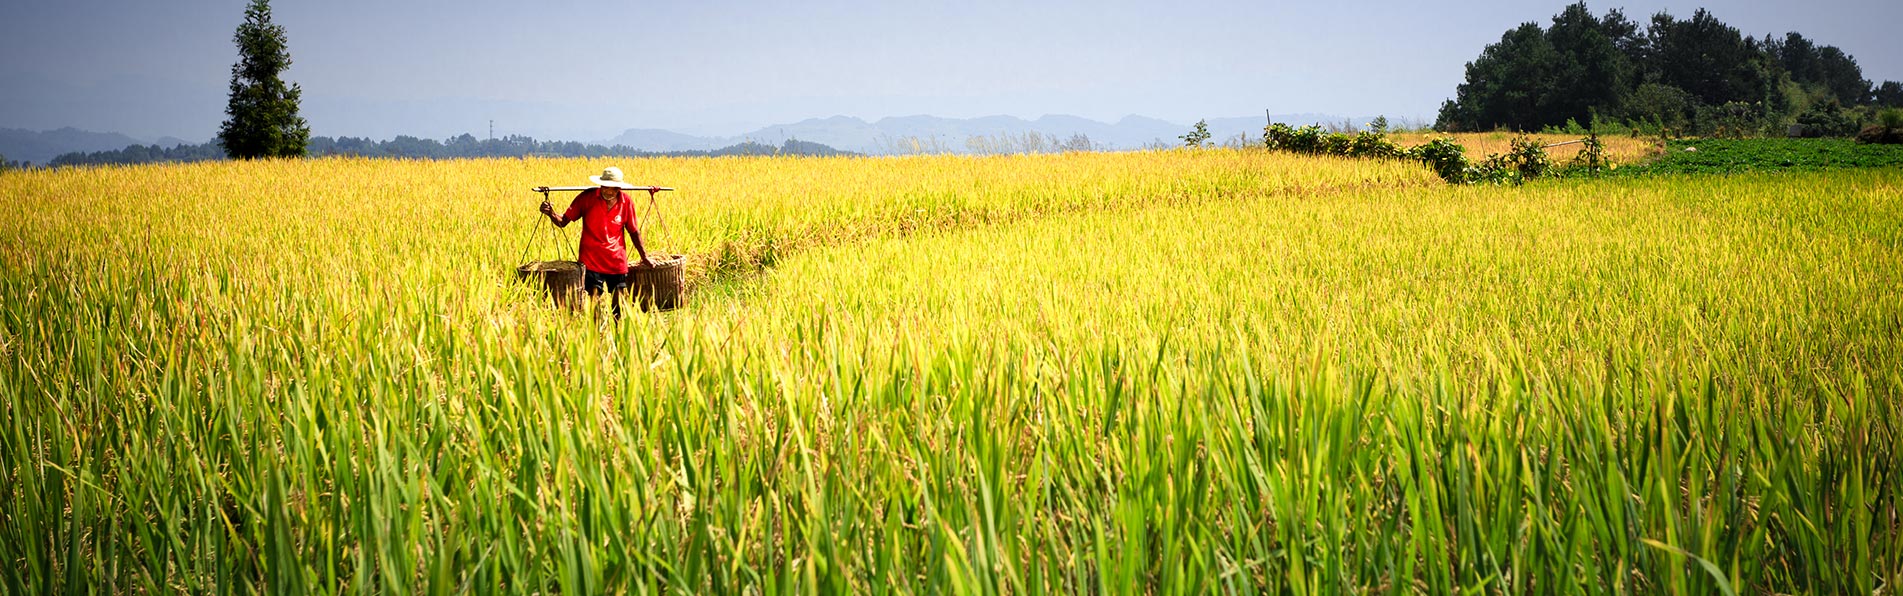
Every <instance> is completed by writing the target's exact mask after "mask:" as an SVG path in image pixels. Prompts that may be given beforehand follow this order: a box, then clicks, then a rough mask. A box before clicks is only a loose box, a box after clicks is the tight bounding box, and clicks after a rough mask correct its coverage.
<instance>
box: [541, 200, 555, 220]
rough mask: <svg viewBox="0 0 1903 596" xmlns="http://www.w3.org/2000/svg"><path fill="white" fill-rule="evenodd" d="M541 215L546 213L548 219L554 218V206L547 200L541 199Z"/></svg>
mask: <svg viewBox="0 0 1903 596" xmlns="http://www.w3.org/2000/svg"><path fill="white" fill-rule="evenodd" d="M542 215H547V216H548V217H549V219H554V218H555V206H554V205H550V204H548V201H542Z"/></svg>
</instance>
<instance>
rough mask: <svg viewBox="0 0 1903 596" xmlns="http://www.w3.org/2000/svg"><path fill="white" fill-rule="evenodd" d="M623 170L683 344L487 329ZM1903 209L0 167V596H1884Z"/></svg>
mask: <svg viewBox="0 0 1903 596" xmlns="http://www.w3.org/2000/svg"><path fill="white" fill-rule="evenodd" d="M603 165H619V166H620V167H622V168H623V169H624V170H626V171H628V172H629V174H630V178H632V179H634V181H636V182H638V183H656V184H665V185H668V186H674V187H676V188H680V189H681V190H680V191H679V192H678V193H671V194H662V195H661V196H660V197H658V199H657V202H656V205H657V206H658V211H659V213H658V216H657V214H654V213H653V212H650V211H649V210H648V209H647V208H646V207H643V208H642V209H641V212H642V213H643V214H644V229H646V230H647V231H648V233H649V234H650V236H649V238H648V240H647V245H648V247H649V248H650V249H651V250H655V251H660V252H679V253H684V254H687V255H690V267H689V280H690V282H689V283H690V284H691V285H692V286H693V287H695V288H696V289H697V290H696V292H695V293H694V295H692V296H691V297H690V299H689V301H688V305H687V307H685V308H682V309H680V310H675V311H670V312H666V313H657V314H649V315H638V316H629V317H627V318H625V319H623V320H621V321H620V322H619V323H618V324H617V323H615V322H613V320H612V319H610V318H607V317H603V316H600V314H599V313H595V314H586V313H584V314H579V315H578V314H573V313H569V312H567V311H564V310H558V309H554V308H549V307H548V306H546V304H545V303H544V301H543V300H542V299H541V298H540V297H539V296H537V295H536V294H535V292H534V291H533V289H532V288H528V287H525V286H523V285H520V284H517V283H514V282H513V281H512V279H513V276H512V273H511V271H512V269H513V268H514V267H515V266H516V265H519V264H520V263H521V262H523V261H525V260H527V259H531V258H543V259H546V258H555V257H558V256H560V255H561V253H562V252H563V251H564V250H568V251H572V248H565V247H567V246H569V245H571V244H572V242H573V241H574V238H573V237H572V236H569V237H567V238H565V239H562V238H559V237H558V236H556V235H552V234H550V233H549V232H548V231H547V230H546V229H539V230H538V228H536V227H535V224H532V223H531V222H533V221H535V219H534V216H533V212H534V208H535V206H536V205H537V204H538V203H539V202H540V200H541V197H540V196H539V195H535V194H532V193H529V192H528V191H527V188H528V187H530V186H535V185H539V184H563V183H572V181H574V180H576V179H579V178H580V177H582V176H585V175H586V174H587V173H590V172H591V171H599V169H600V167H601V166H603ZM446 181H448V182H446ZM1899 189H1903V172H1898V171H1896V170H1894V169H1877V170H1852V171H1835V172H1816V173H1756V174H1744V175H1734V176H1723V177H1709V176H1682V177H1673V176H1662V177H1633V178H1620V179H1610V180H1565V181H1550V182H1542V183H1536V184H1531V185H1527V186H1523V187H1512V188H1507V187H1451V186H1447V185H1444V184H1441V183H1440V182H1439V181H1438V179H1437V178H1435V177H1434V175H1433V174H1432V173H1431V172H1429V171H1427V170H1426V169H1425V168H1424V167H1420V166H1417V165H1412V164H1406V163H1398V162H1374V161H1349V160H1337V159H1329V158H1317V157H1301V156H1292V155H1285V154H1276V153H1268V152H1262V151H1229V150H1208V151H1164V152H1142V153H1121V154H1092V153H1079V154H1061V155H1035V156H995V157H983V158H972V157H956V156H937V157H911V158H897V159H892V158H826V159H787V158H744V159H655V160H639V161H633V160H623V161H620V162H617V163H608V162H596V161H592V160H485V161H460V162H407V161H371V160H343V159H322V160H296V161H267V162H241V163H204V164H193V165H172V166H144V167H129V168H100V169H84V170H60V171H52V172H8V173H6V174H4V175H0V195H4V196H5V197H6V198H7V204H8V205H9V206H10V207H12V209H10V210H9V212H8V213H7V214H5V215H0V558H4V559H5V561H4V564H0V590H4V591H6V592H8V593H49V592H56V591H67V590H94V591H102V592H159V591H168V592H169V591H190V592H210V591H240V592H244V591H270V592H321V593H338V592H391V593H409V592H429V593H462V592H474V593H489V592H539V593H549V592H561V593H597V592H612V593H633V592H662V591H670V592H686V593H753V594H792V593H840V592H861V593H864V592H874V593H945V592H956V593H1012V594H1021V593H1078V592H1091V593H1138V592H1141V593H1158V594H1161V593H1211V592H1220V593H1260V592H1277V593H1292V594H1337V593H1455V592H1461V593H1499V594H1520V593H1562V594H1563V593H1581V594H1584V593H1641V594H1648V593H1697V594H1709V593H1858V594H1869V593H1875V592H1879V591H1881V592H1882V593H1889V592H1891V591H1894V590H1896V589H1897V588H1896V586H1897V585H1898V582H1899V581H1903V519H1900V518H1899V517H1898V512H1897V509H1898V507H1897V505H1898V500H1899V498H1898V495H1897V490H1898V486H1903V482H1900V481H1899V476H1898V473H1899V471H1903V453H1899V451H1898V449H1897V438H1898V429H1899V424H1903V418H1900V417H1899V416H1900V415H1903V412H1900V411H1899V395H1903V374H1900V373H1899V372H1898V371H1899V370H1900V369H1903V366H1899V362H1900V361H1903V358H1900V355H1899V353H1898V347H1897V346H1898V345H1899V344H1900V343H1903V342H1899V336H1900V335H1903V291H1899V290H1903V287H1899V281H1898V280H1899V279H1903V275H1899V274H1903V203H1900V202H1903V192H1899ZM641 199H643V202H645V197H641ZM538 234H539V236H538ZM564 243H567V244H564Z"/></svg>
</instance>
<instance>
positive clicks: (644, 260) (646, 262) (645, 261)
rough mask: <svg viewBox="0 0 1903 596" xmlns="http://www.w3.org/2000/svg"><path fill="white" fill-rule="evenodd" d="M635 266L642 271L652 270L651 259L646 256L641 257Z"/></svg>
mask: <svg viewBox="0 0 1903 596" xmlns="http://www.w3.org/2000/svg"><path fill="white" fill-rule="evenodd" d="M635 266H637V267H640V268H642V269H653V268H654V261H653V260H652V259H649V258H648V256H647V255H641V262H639V263H635Z"/></svg>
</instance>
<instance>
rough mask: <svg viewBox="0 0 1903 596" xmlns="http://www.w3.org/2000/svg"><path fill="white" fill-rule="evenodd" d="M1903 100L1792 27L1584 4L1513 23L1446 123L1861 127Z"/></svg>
mask: <svg viewBox="0 0 1903 596" xmlns="http://www.w3.org/2000/svg"><path fill="white" fill-rule="evenodd" d="M1897 106H1903V85H1899V84H1898V83H1897V82H1896V81H1885V82H1883V83H1882V84H1872V83H1871V82H1870V81H1868V80H1865V79H1864V78H1863V72H1862V69H1861V68H1859V67H1858V66H1857V61H1856V59H1855V58H1853V57H1852V56H1850V55H1849V54H1848V53H1845V52H1844V51H1843V50H1841V49H1839V48H1837V47H1834V46H1829V45H1823V44H1819V43H1817V42H1815V41H1813V40H1811V39H1808V38H1806V37H1804V36H1803V35H1801V34H1798V33H1795V32H1791V33H1786V34H1784V36H1783V37H1781V38H1779V37H1772V36H1770V35H1768V34H1767V35H1765V36H1764V37H1762V38H1752V37H1750V36H1748V35H1744V34H1742V33H1740V32H1739V31H1738V29H1737V28H1735V27H1731V26H1729V25H1726V24H1724V23H1723V22H1721V21H1719V20H1718V18H1717V17H1715V16H1713V15H1712V14H1711V13H1710V12H1709V11H1706V10H1704V9H1702V8H1701V9H1698V10H1697V11H1696V12H1694V13H1693V14H1692V17H1691V18H1689V19H1678V18H1675V17H1673V16H1672V15H1671V14H1669V13H1664V12H1661V13H1658V14H1656V15H1653V16H1652V18H1651V21H1650V22H1649V23H1648V24H1647V25H1646V26H1645V27H1644V28H1643V30H1641V28H1640V26H1639V24H1638V23H1635V22H1633V21H1631V20H1628V19H1627V18H1626V17H1625V15H1624V14H1623V13H1621V12H1620V11H1619V10H1617V9H1614V10H1611V11H1608V12H1607V13H1605V15H1604V16H1594V15H1593V13H1592V11H1591V10H1589V9H1588V8H1587V7H1586V4H1585V3H1584V2H1580V3H1576V4H1573V5H1570V6H1567V7H1566V8H1565V9H1564V10H1562V11H1561V12H1560V13H1559V14H1558V15H1556V16H1554V17H1553V21H1552V24H1551V26H1549V27H1541V26H1540V25H1539V24H1538V23H1531V22H1529V23H1525V24H1522V25H1520V26H1519V27H1517V28H1514V29H1511V30H1509V31H1507V32H1506V33H1505V34H1503V35H1502V36H1501V37H1500V41H1499V42H1498V43H1494V44H1491V45H1488V46H1487V47H1486V49H1484V50H1482V51H1481V53H1480V56H1479V57H1478V58H1475V59H1474V61H1473V62H1469V63H1468V64H1467V69H1466V78H1465V80H1464V81H1463V82H1462V83H1461V84H1460V86H1459V87H1458V88H1457V89H1456V93H1455V97H1454V99H1450V100H1447V101H1446V102H1445V103H1444V104H1442V106H1441V109H1440V114H1439V117H1438V118H1437V119H1436V122H1435V128H1437V129H1440V130H1444V131H1479V130H1494V129H1500V128H1505V129H1513V130H1522V131H1532V130H1540V129H1543V128H1549V127H1561V126H1566V125H1567V123H1568V122H1571V123H1574V124H1575V125H1578V124H1582V123H1583V124H1585V125H1588V126H1591V125H1593V124H1613V125H1618V126H1624V127H1634V128H1643V129H1646V130H1647V131H1651V132H1657V133H1660V134H1679V135H1686V134H1697V135H1718V136H1744V135H1755V134H1774V135H1780V136H1781V135H1783V134H1785V133H1786V132H1787V131H1788V130H1789V129H1791V128H1792V127H1793V126H1795V127H1796V128H1797V129H1798V130H1800V131H1801V132H1802V133H1803V134H1807V135H1832V136H1844V135H1850V134H1854V133H1856V131H1857V127H1858V126H1859V124H1861V123H1864V122H1868V121H1873V120H1875V118H1876V112H1877V111H1878V109H1879V108H1883V107H1897Z"/></svg>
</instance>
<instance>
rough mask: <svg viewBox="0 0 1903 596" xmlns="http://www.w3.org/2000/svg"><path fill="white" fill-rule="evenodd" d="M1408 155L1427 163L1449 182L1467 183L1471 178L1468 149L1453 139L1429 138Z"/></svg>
mask: <svg viewBox="0 0 1903 596" xmlns="http://www.w3.org/2000/svg"><path fill="white" fill-rule="evenodd" d="M1407 157H1408V158H1410V159H1415V160H1419V161H1420V162H1421V163H1425V164H1427V167H1429V168H1433V169H1434V173H1435V174H1437V175H1439V176H1440V179H1441V180H1446V181H1447V182H1448V183H1449V184H1465V183H1466V182H1467V181H1468V180H1469V176H1468V174H1469V172H1468V170H1469V169H1470V168H1469V166H1468V164H1467V150H1466V148H1464V147H1461V146H1460V143H1455V142H1454V140H1453V139H1450V138H1447V137H1440V138H1436V139H1432V140H1429V141H1428V142H1426V143H1423V144H1421V145H1420V146H1418V147H1415V148H1413V149H1409V150H1408V151H1407Z"/></svg>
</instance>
